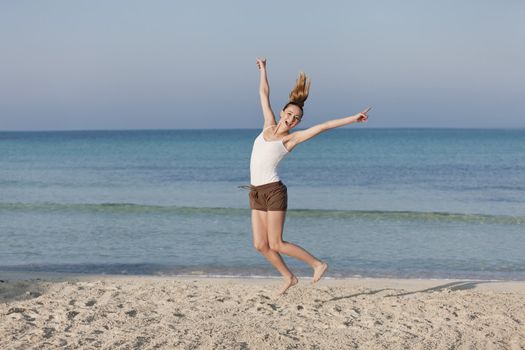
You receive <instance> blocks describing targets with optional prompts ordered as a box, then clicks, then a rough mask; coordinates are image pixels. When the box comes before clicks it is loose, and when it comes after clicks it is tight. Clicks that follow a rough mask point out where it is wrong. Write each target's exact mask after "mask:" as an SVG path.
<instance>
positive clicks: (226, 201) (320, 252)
mask: <svg viewBox="0 0 525 350" xmlns="http://www.w3.org/2000/svg"><path fill="white" fill-rule="evenodd" d="M259 132H260V130H162V131H161V130H158V131H156V130H142V131H69V132H0V239H1V243H0V270H2V269H4V270H5V269H9V270H31V271H66V272H95V273H124V274H142V273H145V274H212V275H238V276H250V275H251V276H255V275H257V276H268V275H271V276H277V275H278V273H277V272H276V271H275V270H274V269H273V267H272V266H271V265H270V264H269V263H268V262H267V261H266V260H265V259H264V257H262V256H261V255H260V254H259V253H257V251H255V250H254V249H253V246H252V238H251V224H250V210H249V206H248V192H247V191H246V190H242V189H239V188H237V186H239V185H245V184H248V183H249V160H250V159H249V158H250V152H251V146H252V143H253V140H254V138H255V137H256V136H257V134H258V133H259ZM280 175H281V179H282V180H283V182H285V183H286V185H287V187H288V194H289V204H288V206H289V212H288V214H287V218H286V222H285V231H284V239H285V240H287V241H292V242H295V243H297V244H299V245H301V246H303V247H304V248H306V249H307V250H309V251H311V252H312V253H313V254H314V255H315V256H317V257H319V258H322V259H325V260H327V261H328V262H329V263H330V265H331V268H330V271H329V273H328V276H332V277H342V276H355V275H361V276H395V277H445V278H447V277H451V278H495V279H520V280H524V279H525V254H524V252H525V130H477V129H472V130H469V129H366V128H349V129H337V130H333V131H330V132H327V133H324V134H321V135H319V136H318V137H317V138H315V139H313V140H311V141H309V142H306V143H304V144H301V145H299V146H298V147H297V148H295V149H294V150H293V151H292V152H291V153H290V154H289V155H288V156H287V157H286V158H285V159H284V161H283V163H282V164H281V168H280ZM284 259H285V261H286V262H287V263H288V265H289V266H290V267H291V268H292V269H293V270H294V271H296V273H297V274H298V275H308V276H309V275H310V274H311V271H310V269H309V267H308V266H307V265H305V264H304V263H303V262H300V261H297V260H295V259H293V258H291V257H287V256H284Z"/></svg>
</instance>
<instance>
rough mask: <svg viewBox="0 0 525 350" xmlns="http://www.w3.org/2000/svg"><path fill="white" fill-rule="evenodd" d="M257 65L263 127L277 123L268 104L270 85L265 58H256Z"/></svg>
mask: <svg viewBox="0 0 525 350" xmlns="http://www.w3.org/2000/svg"><path fill="white" fill-rule="evenodd" d="M256 63H257V66H258V67H259V72H260V76H261V83H260V86H259V94H260V96H261V106H262V110H263V115H264V127H265V128H266V127H268V126H272V125H275V124H277V123H276V122H275V116H274V114H273V111H272V107H271V106H270V86H269V85H268V77H267V73H266V59H264V58H263V59H260V58H257V60H256Z"/></svg>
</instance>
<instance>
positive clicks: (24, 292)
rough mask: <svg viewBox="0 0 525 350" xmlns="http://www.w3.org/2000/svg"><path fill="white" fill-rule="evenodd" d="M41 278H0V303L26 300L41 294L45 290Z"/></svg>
mask: <svg viewBox="0 0 525 350" xmlns="http://www.w3.org/2000/svg"><path fill="white" fill-rule="evenodd" d="M43 283H44V281H41V280H25V281H9V280H5V279H0V303H8V302H10V301H20V300H28V299H33V298H37V297H39V296H41V295H42V294H43V293H45V291H46V289H47V288H46V287H45V286H44V285H43Z"/></svg>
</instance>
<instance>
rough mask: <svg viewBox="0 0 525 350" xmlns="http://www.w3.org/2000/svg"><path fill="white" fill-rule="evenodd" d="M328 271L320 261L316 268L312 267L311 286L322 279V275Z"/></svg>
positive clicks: (325, 265)
mask: <svg viewBox="0 0 525 350" xmlns="http://www.w3.org/2000/svg"><path fill="white" fill-rule="evenodd" d="M326 270H328V264H327V263H325V262H324V261H321V263H320V264H318V265H317V266H316V267H314V276H313V277H312V284H314V283H316V282H317V281H319V280H320V279H321V277H323V275H324V273H325V272H326Z"/></svg>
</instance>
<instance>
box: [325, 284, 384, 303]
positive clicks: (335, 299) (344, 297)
mask: <svg viewBox="0 0 525 350" xmlns="http://www.w3.org/2000/svg"><path fill="white" fill-rule="evenodd" d="M384 290H393V289H392V288H383V289H377V290H371V291H368V292H361V293H354V294H350V295H344V296H341V297H333V298H331V299H328V300H319V303H320V304H324V303H327V302H329V301H337V300H341V299H350V298H355V297H358V296H361V295H373V294H377V293H380V292H382V291H384Z"/></svg>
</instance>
